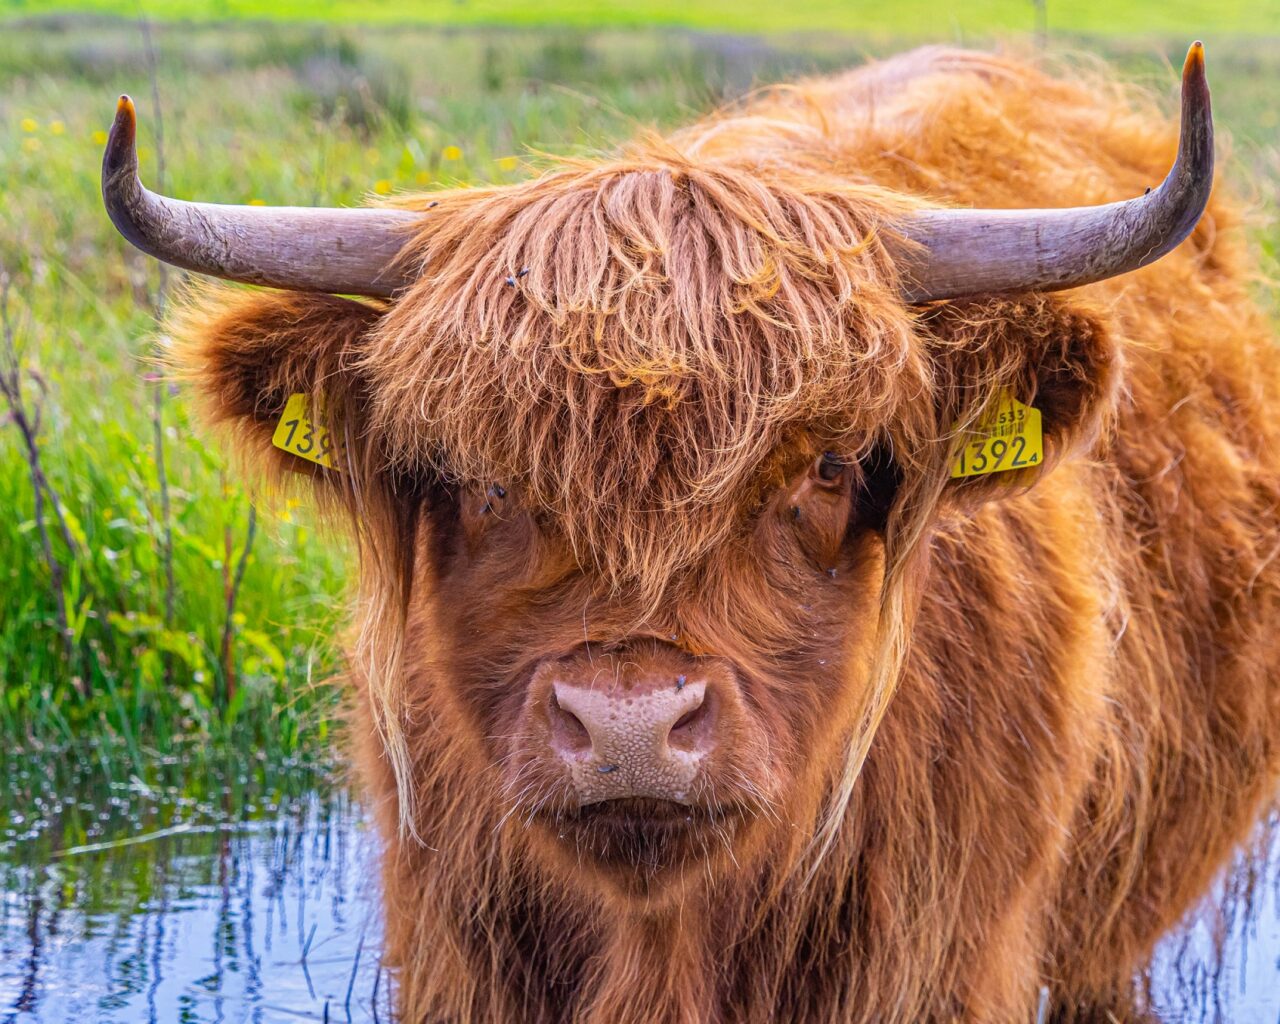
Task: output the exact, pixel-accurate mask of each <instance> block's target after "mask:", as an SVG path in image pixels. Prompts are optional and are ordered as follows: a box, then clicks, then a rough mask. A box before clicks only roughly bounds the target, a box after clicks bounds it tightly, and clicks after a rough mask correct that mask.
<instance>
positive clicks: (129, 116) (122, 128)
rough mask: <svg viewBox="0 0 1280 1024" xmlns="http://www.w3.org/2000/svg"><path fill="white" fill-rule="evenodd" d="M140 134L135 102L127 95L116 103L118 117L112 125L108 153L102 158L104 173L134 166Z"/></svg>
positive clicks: (108, 136)
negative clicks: (136, 142) (136, 143)
mask: <svg viewBox="0 0 1280 1024" xmlns="http://www.w3.org/2000/svg"><path fill="white" fill-rule="evenodd" d="M137 134H138V113H137V110H136V109H135V108H134V105H133V100H131V99H130V98H129V97H128V96H127V95H124V96H121V97H120V99H119V100H117V101H116V116H115V120H114V121H112V123H111V131H110V133H109V134H108V135H107V147H106V152H104V153H103V156H102V167H103V171H104V173H114V172H116V171H118V170H120V169H122V168H127V167H130V166H134V165H135V164H136V163H137V157H136V155H135V153H134V144H135V141H136V139H137Z"/></svg>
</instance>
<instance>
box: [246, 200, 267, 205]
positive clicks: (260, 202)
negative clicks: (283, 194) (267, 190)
mask: <svg viewBox="0 0 1280 1024" xmlns="http://www.w3.org/2000/svg"><path fill="white" fill-rule="evenodd" d="M249 205H250V206H266V205H267V201H266V200H265V199H250V200H249Z"/></svg>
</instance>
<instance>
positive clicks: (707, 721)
mask: <svg viewBox="0 0 1280 1024" xmlns="http://www.w3.org/2000/svg"><path fill="white" fill-rule="evenodd" d="M547 704H548V713H549V715H550V718H551V723H550V724H551V737H550V739H551V747H552V749H553V750H554V751H555V753H556V755H557V756H559V757H560V759H561V760H562V761H563V762H564V764H565V766H566V767H567V768H568V770H569V774H570V777H571V778H572V780H573V786H574V789H575V790H577V793H578V798H579V800H580V802H581V803H582V804H584V805H585V804H592V803H599V802H600V801H602V800H614V799H620V798H622V797H651V798H654V799H659V800H673V801H676V802H678V803H685V802H687V801H688V799H689V792H690V787H691V786H692V784H693V781H694V779H696V778H697V775H698V771H699V768H700V765H701V762H702V761H703V759H704V758H705V757H706V755H707V754H708V753H709V752H710V751H711V749H712V747H713V746H714V745H715V725H716V722H715V719H716V714H715V711H716V709H715V701H714V699H713V695H709V694H708V692H707V685H706V682H705V681H704V680H701V679H693V678H689V677H687V676H676V677H674V678H666V679H657V680H652V681H651V682H649V683H647V684H645V685H640V686H632V687H630V688H627V689H623V688H621V687H616V686H615V687H613V688H603V687H599V686H593V685H588V684H586V683H582V684H577V683H574V682H570V681H564V680H556V681H555V682H554V683H553V684H552V686H551V693H550V695H549V699H548V702H547Z"/></svg>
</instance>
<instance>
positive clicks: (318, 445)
mask: <svg viewBox="0 0 1280 1024" xmlns="http://www.w3.org/2000/svg"><path fill="white" fill-rule="evenodd" d="M315 413H316V415H315V418H314V419H313V418H312V404H311V398H310V396H309V395H303V394H292V395H290V396H289V400H288V401H287V402H285V405H284V412H283V413H281V414H280V422H279V423H277V424H276V432H275V434H274V435H272V438H271V443H272V444H274V445H275V446H276V447H277V448H279V449H281V450H283V451H286V452H288V453H289V454H290V455H296V456H298V457H299V458H301V459H306V460H307V461H308V462H314V463H316V464H317V465H321V466H324V467H325V469H340V468H341V467H340V466H339V465H338V464H337V463H336V462H335V461H334V458H333V455H334V451H335V447H336V446H335V442H334V440H333V437H332V436H331V435H330V433H329V427H328V426H327V425H326V424H325V423H324V422H323V421H324V410H323V409H322V408H317V409H316V410H315Z"/></svg>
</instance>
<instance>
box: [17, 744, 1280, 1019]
mask: <svg viewBox="0 0 1280 1024" xmlns="http://www.w3.org/2000/svg"><path fill="white" fill-rule="evenodd" d="M169 767H171V768H172V769H173V770H172V772H171V773H170V774H169V775H168V776H167V777H166V776H165V773H164V771H163V768H164V766H163V765H161V766H160V770H158V771H157V773H156V774H155V775H154V777H150V778H148V780H147V781H146V782H145V783H144V782H142V781H141V780H139V779H138V778H136V777H133V778H128V779H124V780H119V779H118V780H115V781H113V782H110V783H108V784H106V786H105V791H104V790H103V789H102V788H101V787H99V788H97V789H94V788H93V787H89V789H86V788H85V787H87V786H88V785H89V782H88V780H87V779H86V778H78V779H72V778H70V777H68V776H67V774H66V771H65V770H64V768H63V767H62V766H54V767H53V768H50V766H49V765H47V764H38V763H34V764H27V765H25V766H18V767H14V766H13V765H10V766H9V767H8V770H7V771H6V772H5V774H4V775H3V776H0V777H4V778H5V779H6V784H7V786H8V791H7V793H8V796H9V797H11V798H12V797H13V796H14V795H15V794H16V795H17V797H18V802H16V803H9V804H5V803H0V1022H13V1024H36V1022H39V1024H54V1022H58V1024H62V1022H68V1021H71V1022H85V1024H87V1022H89V1021H94V1022H99V1021H101V1022H129V1024H133V1022H137V1021H159V1022H170V1021H179V1022H206V1021H207V1022H218V1024H223V1022H225V1024H239V1022H249V1021H252V1022H277V1021H281V1022H286V1021H290V1020H304V1021H305V1020H311V1021H333V1022H347V1021H350V1022H356V1021H375V1022H380V1021H387V1022H389V1021H390V1020H391V1019H392V1014H391V1011H390V999H391V992H390V988H391V985H390V981H389V978H388V975H387V973H386V972H385V971H384V970H383V969H382V967H381V964H380V962H379V956H378V950H379V947H380V935H381V933H380V928H379V922H378V858H379V849H378V843H377V840H376V838H375V836H374V835H373V833H372V831H371V830H370V828H369V826H368V824H367V822H366V819H365V816H364V814H363V813H362V809H361V807H360V806H359V804H358V803H356V802H354V801H353V800H352V798H351V797H350V796H349V794H348V791H347V790H346V789H345V788H344V787H343V786H342V785H341V784H340V783H338V784H335V783H334V782H333V781H332V780H331V778H330V777H329V775H328V773H326V772H324V771H316V770H314V769H311V768H305V767H304V766H296V765H294V766H284V767H283V768H276V769H271V770H268V769H267V768H266V766H264V765H258V766H255V767H254V768H253V769H252V770H244V769H238V770H237V771H236V772H234V773H232V774H230V775H219V774H218V773H217V772H216V771H213V772H212V773H211V772H210V770H209V768H208V766H202V767H201V768H200V770H199V771H198V772H195V773H193V772H192V771H191V766H190V765H187V766H185V767H184V766H183V765H181V764H177V763H175V764H173V765H171V766H169ZM0 771H5V768H4V765H3V763H2V762H0ZM73 774H74V772H73ZM68 787H70V788H68ZM77 787H78V788H77ZM90 791H92V792H93V795H92V796H84V795H83V794H85V793H86V792H90ZM75 792H78V793H80V794H82V795H81V796H67V795H66V794H68V793H75ZM104 793H105V795H104ZM58 794H62V795H58ZM207 794H217V795H216V796H215V797H213V798H210V797H209V796H208V795H207ZM24 807H25V810H24V809H23V808H24ZM1273 831H1274V830H1273ZM1270 849H1271V856H1270V857H1266V858H1262V859H1261V860H1259V859H1257V858H1255V859H1254V860H1253V861H1248V860H1245V859H1242V861H1241V864H1240V866H1239V868H1238V870H1237V871H1236V872H1234V873H1233V874H1232V875H1231V877H1230V878H1229V879H1228V881H1227V882H1226V883H1224V886H1223V892H1224V893H1225V895H1226V897H1227V898H1226V899H1225V900H1223V901H1221V903H1222V905H1224V906H1226V908H1227V910H1226V911H1225V912H1222V913H1219V914H1209V913H1205V914H1201V915H1199V916H1198V917H1197V918H1196V919H1195V920H1194V921H1192V922H1190V923H1189V924H1188V926H1187V927H1186V928H1185V929H1184V930H1183V931H1182V932H1181V933H1180V934H1178V935H1176V936H1172V937H1170V939H1168V940H1167V941H1166V942H1165V943H1164V944H1163V946H1162V948H1161V950H1160V953H1159V955H1158V957H1157V960H1156V965H1155V969H1154V971H1153V980H1152V982H1151V986H1150V1003H1151V1005H1152V1006H1153V1007H1154V1008H1155V1009H1156V1010H1157V1012H1158V1015H1159V1018H1160V1019H1161V1020H1163V1021H1169V1022H1179V1024H1181V1022H1193V1021H1196V1022H1233V1024H1274V1022H1276V1021H1277V1019H1278V1018H1280V844H1277V843H1275V842H1273V843H1271V844H1270ZM1219 942H1221V944H1222V954H1221V956H1218V955H1217V954H1216V953H1215V950H1216V949H1217V948H1218V943H1219Z"/></svg>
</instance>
